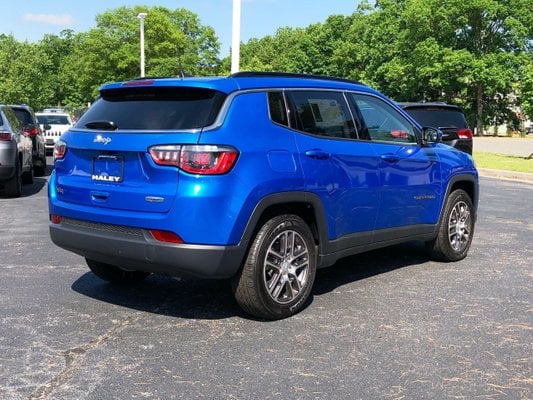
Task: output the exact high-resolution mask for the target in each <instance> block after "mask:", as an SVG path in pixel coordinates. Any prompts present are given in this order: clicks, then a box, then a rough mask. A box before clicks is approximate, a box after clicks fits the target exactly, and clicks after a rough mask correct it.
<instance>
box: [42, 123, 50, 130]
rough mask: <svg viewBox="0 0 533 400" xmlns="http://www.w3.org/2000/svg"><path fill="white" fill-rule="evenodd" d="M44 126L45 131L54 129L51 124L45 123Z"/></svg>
mask: <svg viewBox="0 0 533 400" xmlns="http://www.w3.org/2000/svg"><path fill="white" fill-rule="evenodd" d="M43 128H44V130H45V131H48V130H50V129H52V127H51V126H50V124H44V126H43Z"/></svg>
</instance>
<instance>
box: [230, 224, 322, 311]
mask: <svg viewBox="0 0 533 400" xmlns="http://www.w3.org/2000/svg"><path fill="white" fill-rule="evenodd" d="M315 275H316V246H315V241H314V239H313V235H312V233H311V230H310V228H309V226H308V225H307V224H306V223H305V222H304V221H303V220H302V219H301V218H300V217H298V216H296V215H291V214H286V215H280V216H277V217H274V218H272V219H270V220H268V221H267V222H266V223H265V224H264V225H263V226H262V227H261V229H260V230H259V232H258V233H257V235H256V236H255V238H254V240H253V242H252V244H251V247H250V249H249V251H248V255H247V257H246V260H245V263H244V265H243V267H242V268H241V270H240V271H239V273H238V274H237V276H235V278H234V279H233V281H232V288H233V294H234V296H235V299H236V300H237V303H238V304H239V305H240V306H241V308H242V309H243V310H244V311H246V312H247V313H249V314H251V315H254V316H256V317H259V318H264V319H269V320H275V319H281V318H286V317H289V316H291V315H293V314H296V313H297V312H298V311H300V310H301V309H302V307H303V306H304V305H305V303H306V300H307V298H308V297H309V294H310V293H311V289H312V287H313V283H314V280H315Z"/></svg>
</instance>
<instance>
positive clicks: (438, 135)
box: [422, 126, 442, 145]
mask: <svg viewBox="0 0 533 400" xmlns="http://www.w3.org/2000/svg"><path fill="white" fill-rule="evenodd" d="M441 141H442V131H441V130H440V129H437V128H432V127H430V126H425V127H423V128H422V144H424V145H428V144H435V143H440V142H441Z"/></svg>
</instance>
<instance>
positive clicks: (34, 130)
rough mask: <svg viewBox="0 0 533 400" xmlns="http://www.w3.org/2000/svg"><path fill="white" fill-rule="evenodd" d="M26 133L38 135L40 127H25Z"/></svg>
mask: <svg viewBox="0 0 533 400" xmlns="http://www.w3.org/2000/svg"><path fill="white" fill-rule="evenodd" d="M24 133H26V135H28V136H36V135H37V134H38V133H39V129H37V128H36V127H33V128H26V129H24Z"/></svg>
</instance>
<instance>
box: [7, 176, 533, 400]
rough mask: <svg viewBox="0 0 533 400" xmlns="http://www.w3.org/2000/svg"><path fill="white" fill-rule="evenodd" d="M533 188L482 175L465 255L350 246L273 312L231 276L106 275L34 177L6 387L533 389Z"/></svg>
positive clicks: (19, 202)
mask: <svg viewBox="0 0 533 400" xmlns="http://www.w3.org/2000/svg"><path fill="white" fill-rule="evenodd" d="M532 198H533V184H531V183H521V182H510V181H500V180H496V179H491V178H482V179H481V201H480V212H479V219H478V224H477V227H476V234H475V239H474V242H473V246H472V249H471V252H470V255H469V257H467V259H465V260H463V261H461V262H458V263H452V264H445V263H438V262H433V261H431V260H429V259H428V258H427V257H426V255H425V253H424V252H423V249H422V247H421V246H420V245H419V244H416V243H410V244H406V245H401V246H394V247H391V248H388V249H385V250H380V251H374V252H370V253H365V254H362V255H359V256H356V257H350V258H347V259H344V260H342V261H341V262H339V263H338V264H337V265H335V266H334V267H331V268H328V269H325V270H321V271H319V273H318V276H317V281H316V284H315V287H314V291H313V295H312V298H311V301H310V303H309V304H308V306H307V308H306V309H304V310H303V312H301V313H300V314H298V315H296V316H294V317H292V318H289V319H286V320H282V321H276V322H263V321H258V320H255V319H252V318H249V317H248V316H247V315H245V314H243V313H242V312H241V311H240V309H239V308H238V306H237V305H236V304H235V302H234V300H233V298H232V295H231V293H230V291H229V289H228V285H227V283H226V282H223V281H222V282H220V281H200V280H191V279H173V278H167V277H157V276H153V277H150V278H149V279H148V280H147V281H145V282H143V283H141V284H136V285H134V286H130V287H128V286H114V285H110V284H107V283H105V282H103V281H101V280H99V279H98V278H96V277H95V276H94V275H92V274H91V273H89V271H88V269H87V267H86V266H85V264H84V261H83V259H82V258H81V257H78V256H76V255H74V254H70V253H68V252H66V251H64V250H62V249H59V248H57V247H55V246H53V244H52V243H51V242H50V239H49V237H48V228H47V223H48V221H47V218H48V215H47V211H46V179H43V178H36V179H35V183H34V184H33V185H31V186H25V187H24V195H23V197H22V198H20V199H0V203H1V210H2V211H1V212H2V216H3V218H2V220H3V223H2V226H1V228H0V235H1V237H2V241H0V260H2V261H1V266H0V300H1V304H2V308H1V309H0V310H1V311H0V319H1V324H0V398H1V399H95V400H96V399H457V398H464V399H474V398H476V399H531V398H533V385H532V383H533V374H532V371H533V369H532V361H533V360H532V356H531V355H532V354H533V352H532V335H531V332H532V329H533V324H532V322H533V318H532V288H533V285H532V278H533V269H532V262H531V260H532V259H533V254H532V253H533V251H532V244H531V243H532V241H531V239H532V237H533V235H532V232H533V223H532V218H531V217H532V211H531V210H532V208H531V199H532Z"/></svg>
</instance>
